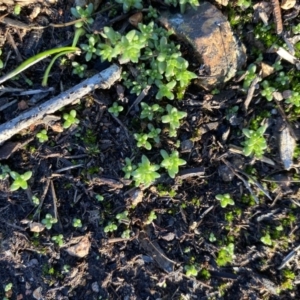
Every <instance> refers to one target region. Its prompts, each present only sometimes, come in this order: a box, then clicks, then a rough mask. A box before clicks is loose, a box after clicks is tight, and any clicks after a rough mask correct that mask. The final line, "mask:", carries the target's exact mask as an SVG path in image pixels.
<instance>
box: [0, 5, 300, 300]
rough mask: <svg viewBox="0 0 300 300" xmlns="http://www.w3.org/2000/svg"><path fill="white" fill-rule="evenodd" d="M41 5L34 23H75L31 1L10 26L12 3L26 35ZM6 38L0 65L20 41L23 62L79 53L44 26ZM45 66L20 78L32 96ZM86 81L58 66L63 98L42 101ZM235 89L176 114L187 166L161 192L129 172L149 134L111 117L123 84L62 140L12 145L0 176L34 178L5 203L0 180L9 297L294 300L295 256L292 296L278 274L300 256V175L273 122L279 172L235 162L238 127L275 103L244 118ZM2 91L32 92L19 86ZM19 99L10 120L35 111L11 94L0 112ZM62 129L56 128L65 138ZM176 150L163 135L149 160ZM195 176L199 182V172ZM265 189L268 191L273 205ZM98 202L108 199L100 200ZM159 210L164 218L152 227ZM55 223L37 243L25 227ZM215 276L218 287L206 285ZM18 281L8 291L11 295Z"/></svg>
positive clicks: (194, 96) (258, 105) (56, 82)
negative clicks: (60, 51)
mask: <svg viewBox="0 0 300 300" xmlns="http://www.w3.org/2000/svg"><path fill="white" fill-rule="evenodd" d="M212 2H213V1H212ZM36 6H40V7H41V12H40V13H39V15H38V17H37V18H36V19H35V21H34V22H35V23H37V24H39V25H43V26H44V25H47V23H56V24H58V23H63V22H69V21H70V20H71V19H70V8H71V7H72V6H73V1H67V0H66V1H63V0H61V1H58V2H57V4H53V5H50V6H48V7H46V6H43V5H42V4H41V3H33V4H31V5H28V6H25V7H23V8H22V10H21V15H20V16H13V14H12V11H13V6H9V8H8V10H7V12H8V13H9V16H10V17H11V18H13V19H19V20H20V21H22V22H24V23H27V24H28V23H29V22H30V19H29V16H30V14H31V13H32V11H33V9H34V8H35V7H36ZM3 14H5V11H4V12H2V13H1V15H3ZM0 19H1V17H0ZM121 22H122V21H121ZM124 22H125V21H124ZM118 26H120V24H118ZM286 26H287V25H286ZM0 32H3V33H5V34H6V37H7V34H10V35H11V37H12V40H13V43H11V42H9V39H8V38H6V39H4V42H3V44H2V45H0V46H1V47H2V50H3V53H2V59H4V60H5V57H6V55H8V53H9V51H11V50H12V47H13V44H15V46H16V47H17V49H18V50H19V52H20V57H21V58H26V57H30V56H31V55H33V54H36V53H38V52H41V51H43V50H46V49H50V48H55V47H57V46H59V45H64V44H67V42H69V44H70V42H71V40H72V34H73V27H72V26H70V27H62V28H55V29H54V28H51V27H49V28H47V29H46V30H44V31H43V32H40V31H27V30H24V29H20V28H17V27H15V26H9V25H5V24H0ZM49 62H50V60H45V61H42V62H40V63H38V64H37V65H35V66H33V67H32V68H31V69H29V70H27V71H26V72H25V74H24V75H25V76H26V77H27V78H30V79H31V80H32V81H33V86H32V87H30V89H31V88H35V87H36V88H38V87H39V82H40V81H41V76H42V74H43V70H44V69H45V67H46V66H47V64H48V63H49ZM17 65H18V63H17V55H16V54H15V52H12V53H11V57H10V58H9V59H8V60H7V64H6V67H5V69H4V70H3V73H2V74H5V73H7V72H8V71H9V70H12V69H13V68H14V67H15V66H17ZM108 65H109V64H106V63H103V64H101V63H99V64H96V65H95V66H93V68H94V69H96V70H97V71H101V70H103V69H105V68H106V67H107V66H108ZM79 81H80V79H79V78H78V77H76V76H74V75H72V74H71V68H70V67H69V66H66V67H65V68H60V67H59V66H58V65H56V67H55V68H53V71H52V72H51V76H50V80H49V86H52V87H54V88H55V92H53V94H50V93H49V94H48V95H47V96H46V98H45V99H49V98H51V97H52V96H53V95H56V94H59V92H60V87H61V86H60V84H63V88H64V90H66V89H67V88H69V87H70V86H73V85H75V84H77V83H78V82H79ZM118 84H120V83H118ZM240 84H241V83H239V82H231V83H228V84H227V85H226V87H224V89H223V90H222V91H220V93H219V94H218V95H215V96H213V95H211V94H210V93H208V92H204V91H202V90H200V89H199V88H197V87H195V86H191V88H190V89H189V90H188V91H187V93H186V95H185V97H184V99H183V100H182V101H180V102H177V103H176V104H174V103H172V104H174V105H176V106H177V107H178V108H180V110H183V111H186V112H187V113H188V117H187V118H186V119H185V121H184V122H183V124H182V126H181V128H180V131H179V134H178V139H179V140H180V142H181V148H180V149H181V150H180V156H181V157H182V158H183V159H185V160H186V161H187V164H186V165H185V166H183V167H181V172H180V173H179V175H178V176H177V177H176V178H175V180H173V179H170V178H169V177H168V176H167V174H162V177H161V178H160V179H159V181H158V182H157V183H156V184H154V185H152V186H151V187H150V188H147V189H144V190H139V189H136V188H135V187H134V186H133V185H132V183H131V181H130V180H126V179H124V172H123V171H122V167H123V166H124V159H125V157H131V158H133V159H134V158H136V157H141V154H143V153H144V151H143V150H141V149H140V148H137V147H136V145H135V141H134V138H133V135H132V134H133V133H134V130H135V128H137V127H142V128H143V127H145V126H147V124H146V123H145V122H144V121H141V120H140V119H139V118H138V112H137V111H135V110H134V109H133V110H132V111H131V112H130V114H129V115H128V116H126V115H125V113H123V114H120V116H119V117H118V119H119V120H120V121H121V123H118V122H117V121H116V119H115V118H113V117H112V116H111V114H110V113H108V111H107V108H108V107H109V106H110V105H111V104H112V103H113V102H114V101H115V99H116V98H117V97H118V93H119V89H118V87H117V85H115V86H113V87H112V88H111V89H110V90H109V91H100V90H98V91H96V92H95V93H94V94H92V95H89V96H88V97H86V98H85V99H80V102H79V103H76V104H74V105H72V106H71V107H68V108H66V110H65V111H70V110H71V109H75V110H76V111H77V117H78V118H79V120H80V123H79V125H77V126H75V125H74V126H72V127H70V128H69V129H67V130H64V131H63V132H57V131H55V130H53V128H50V127H49V128H48V136H49V140H48V141H47V142H45V143H39V142H38V140H37V139H36V138H35V136H36V134H37V133H38V132H39V131H40V130H41V129H43V126H42V125H36V126H32V127H31V128H28V130H27V131H26V132H21V133H20V134H19V135H17V136H14V137H13V138H12V139H11V140H9V141H7V142H6V146H7V144H9V145H11V144H12V143H14V142H16V143H20V144H22V146H20V148H19V149H18V150H15V151H12V150H5V148H4V146H1V147H2V148H1V147H0V152H1V165H8V166H9V167H10V169H11V170H14V171H16V172H18V173H20V174H23V173H24V172H26V171H29V170H31V171H32V172H33V175H32V177H31V179H30V180H29V182H28V185H29V187H28V189H27V190H22V189H19V190H18V191H16V192H10V189H9V186H10V185H11V183H12V180H11V178H7V179H6V180H0V242H1V243H0V297H2V298H3V299H5V298H4V297H7V298H8V299H19V300H21V299H78V300H79V299H124V300H125V299H126V300H127V299H128V300H129V299H132V300H133V299H149V300H150V299H151V300H152V299H153V300H157V299H166V300H167V299H233V300H235V299H237V300H238V299H299V298H300V291H299V276H300V274H299V267H298V256H297V255H296V256H295V257H296V258H294V259H292V260H291V262H290V263H289V264H288V265H287V266H286V267H285V268H284V270H285V269H288V270H292V272H293V273H294V274H295V278H294V279H293V280H292V281H291V289H289V288H286V287H285V286H284V283H286V282H287V279H286V278H285V277H284V272H283V270H279V269H278V267H279V266H280V265H281V263H282V261H283V259H284V258H285V257H286V255H287V254H288V253H290V252H291V251H292V250H293V249H294V248H295V247H296V246H298V245H299V219H298V217H299V213H300V209H299V204H298V199H299V183H298V182H299V180H297V178H296V177H297V173H298V171H299V170H298V167H297V165H296V167H295V168H292V169H291V170H290V171H284V170H283V167H282V164H281V160H280V157H279V149H278V146H277V145H278V139H277V135H278V127H279V124H280V120H279V119H280V118H279V116H278V115H268V116H267V117H266V119H267V122H268V125H269V126H268V131H267V134H266V136H267V139H268V145H269V148H268V152H267V153H266V156H267V157H268V158H269V159H271V160H272V161H273V162H275V165H274V166H272V165H270V164H267V163H264V162H262V161H260V160H256V161H254V160H253V159H250V158H248V157H245V156H243V155H242V154H238V153H236V152H233V151H230V149H232V145H237V146H240V145H241V143H242V141H243V136H241V135H240V130H241V128H244V127H247V126H248V125H249V124H250V122H251V120H253V119H254V118H255V117H257V116H258V115H260V113H261V112H262V111H270V110H271V109H272V105H271V104H270V103H268V102H263V101H261V102H259V101H258V102H256V101H255V100H253V101H252V104H251V105H250V108H249V110H248V112H247V114H245V113H244V112H243V110H242V106H243V105H242V104H243V101H244V99H245V94H243V93H242V92H241V91H240ZM5 86H9V87H13V88H24V89H27V88H28V85H26V83H25V81H24V78H22V77H20V78H19V80H18V81H10V82H9V84H8V83H7V84H6V83H5ZM153 94H154V92H153V91H150V93H149V96H147V97H148V98H146V100H147V101H149V102H151V99H152V98H153ZM13 99H17V100H18V102H16V103H15V104H13V105H11V106H9V108H7V109H5V110H2V111H1V112H0V121H1V123H4V122H6V121H8V120H10V119H11V118H13V117H15V116H17V115H18V114H19V113H20V112H21V111H22V110H23V107H22V106H20V103H21V102H22V104H23V102H25V103H26V105H30V101H29V100H30V97H29V96H19V95H18V94H13V93H12V92H10V93H6V94H3V95H1V96H0V103H1V105H3V104H4V103H7V101H12V100H13ZM134 100H135V97H133V96H132V95H131V94H129V93H127V92H126V91H125V100H124V105H125V106H126V107H129V106H130V105H131V104H132V103H133V101H134ZM126 101H127V102H128V104H126ZM2 103H3V104H2ZM233 106H238V107H239V108H240V109H239V112H238V114H237V115H236V116H235V120H234V121H232V120H231V121H230V120H228V118H226V116H228V109H229V108H232V107H233ZM125 110H126V109H125ZM61 114H62V113H61V112H57V114H56V115H57V116H61ZM296 121H298V120H296ZM61 126H62V124H61V123H59V122H58V123H57V127H58V128H61ZM172 143H174V141H173V140H171V139H170V138H169V137H168V134H167V132H166V133H164V134H163V136H162V138H161V144H160V145H157V147H154V148H153V150H151V151H150V152H149V151H148V152H147V156H148V157H151V161H152V162H155V161H158V160H159V149H160V148H164V149H172ZM184 145H186V149H185V148H184ZM10 149H11V148H10ZM5 151H8V153H4V152H5ZM295 164H297V160H296V161H295ZM195 170H196V172H197V173H196V174H191V173H193V172H195ZM184 174H185V176H184ZM251 179H253V180H254V181H255V182H257V183H258V184H260V185H255V184H251V185H250V187H251V191H252V192H253V193H254V194H255V195H256V196H257V198H258V201H259V203H256V202H255V201H254V200H253V199H252V198H251V197H250V192H249V189H247V187H248V186H249V184H247V182H249V181H250V180H251ZM266 179H267V180H266ZM275 181H276V182H277V184H276V185H275V183H274V182H275ZM263 191H268V195H269V197H267V196H266V194H264V193H263ZM137 193H140V196H141V193H142V201H141V202H139V203H138V204H137V205H136V206H134V205H133V203H134V201H137V199H136V195H137ZM225 193H229V194H230V195H231V196H232V198H233V199H234V200H235V205H234V206H230V207H229V206H228V207H227V208H222V207H221V206H220V202H219V201H217V200H216V199H215V196H216V195H217V194H225ZM32 195H38V197H39V199H40V203H41V204H40V206H35V205H34V204H33V203H32V201H31V199H32ZM97 195H102V196H103V197H104V200H103V201H98V200H97V199H96V196H97ZM295 203H296V205H295ZM125 210H127V211H128V212H129V214H128V217H129V220H128V224H124V223H121V224H119V225H118V229H117V230H116V231H114V232H111V233H105V232H104V228H105V227H106V226H107V224H108V222H110V221H113V222H116V224H117V221H116V215H117V214H118V213H121V212H123V211H125ZM151 211H154V212H155V214H156V216H157V218H156V219H155V220H154V221H153V222H151V223H150V224H147V219H148V216H149V214H150V212H151ZM47 213H50V214H51V215H52V216H57V219H58V222H57V223H56V224H54V225H53V226H52V229H50V230H47V229H45V230H44V231H43V232H41V233H39V234H37V233H34V232H32V231H31V230H30V222H32V221H34V222H41V220H42V219H44V218H45V215H46V214H47ZM74 218H77V219H81V222H82V227H81V228H74V227H73V225H72V223H73V220H74ZM282 224H283V228H282V230H283V231H282V232H280V233H279V232H278V231H276V228H277V227H278V226H279V225H282ZM126 229H129V230H130V238H121V235H122V233H123V232H124V231H125V230H126ZM266 232H272V234H273V236H272V238H273V241H274V244H273V246H267V245H264V244H263V243H262V242H261V240H260V239H261V237H262V236H264V235H265V233H266ZM276 232H277V236H275V235H276ZM59 234H62V235H63V240H64V245H63V246H62V247H59V246H58V245H57V244H56V243H54V242H53V240H51V238H52V237H53V236H57V235H59ZM212 235H213V236H214V237H215V241H213V239H212V238H211V237H212ZM79 237H86V239H85V240H87V241H89V242H90V249H89V252H88V254H87V255H85V256H84V257H82V258H78V257H74V256H72V255H70V254H69V253H68V252H67V251H66V250H67V249H68V248H69V247H70V246H71V245H72V242H74V243H75V244H76V242H78V241H79V239H76V238H79ZM229 243H233V244H234V257H232V260H231V262H230V263H228V264H227V265H226V266H224V267H220V266H219V265H218V264H217V259H218V255H219V253H220V250H221V249H222V248H223V247H224V246H226V245H228V244H229ZM228 255H229V254H228ZM187 265H194V266H195V267H196V269H197V270H198V271H199V272H198V275H197V276H196V277H188V276H186V272H185V266H187ZM203 270H204V271H203ZM206 271H208V272H209V274H210V276H209V277H206V276H205V272H206ZM9 283H12V288H11V289H10V290H9V291H6V292H5V290H4V289H5V286H6V285H7V284H9ZM279 291H280V292H279Z"/></svg>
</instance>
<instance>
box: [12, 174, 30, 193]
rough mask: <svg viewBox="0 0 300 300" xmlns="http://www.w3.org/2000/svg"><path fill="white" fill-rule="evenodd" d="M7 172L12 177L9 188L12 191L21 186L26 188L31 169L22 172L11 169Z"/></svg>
mask: <svg viewBox="0 0 300 300" xmlns="http://www.w3.org/2000/svg"><path fill="white" fill-rule="evenodd" d="M9 174H10V176H11V177H12V178H13V179H14V182H13V183H12V185H11V186H10V190H11V191H12V192H13V191H16V190H18V189H19V188H22V189H23V190H26V189H27V187H28V183H27V181H28V180H29V179H30V178H31V176H32V172H31V171H27V172H25V173H24V174H19V173H17V172H14V171H11V172H10V173H9Z"/></svg>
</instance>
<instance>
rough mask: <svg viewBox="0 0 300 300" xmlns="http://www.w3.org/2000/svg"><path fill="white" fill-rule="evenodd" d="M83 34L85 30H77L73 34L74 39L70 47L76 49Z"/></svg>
mask: <svg viewBox="0 0 300 300" xmlns="http://www.w3.org/2000/svg"><path fill="white" fill-rule="evenodd" d="M84 34H85V30H84V29H83V28H77V29H76V30H75V33H74V38H73V42H72V47H76V45H77V43H78V40H79V38H80V37H81V36H82V35H84Z"/></svg>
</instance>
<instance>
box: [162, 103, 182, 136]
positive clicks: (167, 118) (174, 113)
mask: <svg viewBox="0 0 300 300" xmlns="http://www.w3.org/2000/svg"><path fill="white" fill-rule="evenodd" d="M167 112H168V114H167V115H164V116H162V118H161V121H162V122H163V123H169V124H170V132H169V136H170V137H176V135H177V132H176V129H177V128H179V127H180V120H181V119H183V118H185V117H186V116H187V113H186V112H184V111H179V110H178V109H177V108H176V107H173V106H171V105H170V104H167Z"/></svg>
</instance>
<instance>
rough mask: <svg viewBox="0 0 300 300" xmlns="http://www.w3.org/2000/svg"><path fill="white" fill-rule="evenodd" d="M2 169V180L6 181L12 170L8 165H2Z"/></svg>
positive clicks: (0, 166)
mask: <svg viewBox="0 0 300 300" xmlns="http://www.w3.org/2000/svg"><path fill="white" fill-rule="evenodd" d="M0 169H1V174H0V180H5V179H6V178H8V176H9V173H10V172H11V169H10V168H9V166H8V165H1V164H0Z"/></svg>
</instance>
